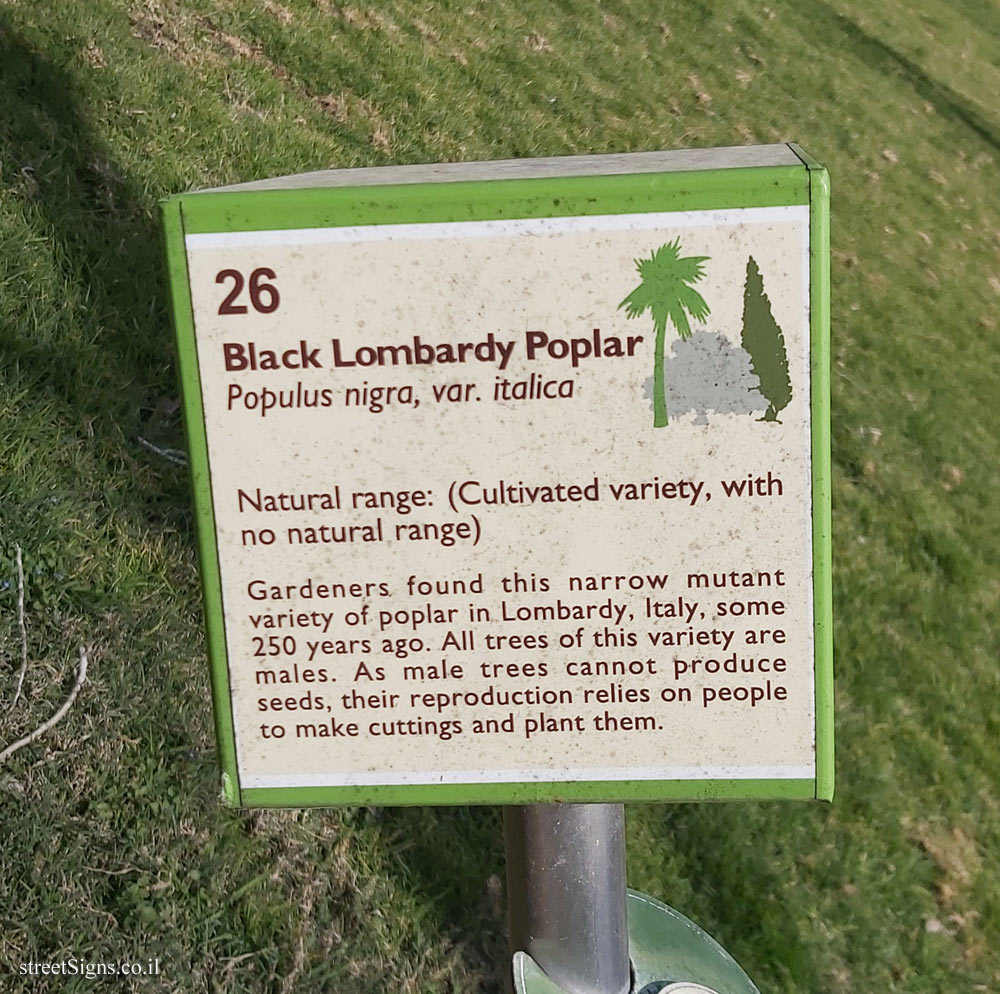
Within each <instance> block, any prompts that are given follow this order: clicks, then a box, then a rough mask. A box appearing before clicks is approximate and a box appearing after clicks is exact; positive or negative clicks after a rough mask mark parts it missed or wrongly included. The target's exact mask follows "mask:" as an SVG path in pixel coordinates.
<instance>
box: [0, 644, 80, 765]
mask: <svg viewBox="0 0 1000 994" xmlns="http://www.w3.org/2000/svg"><path fill="white" fill-rule="evenodd" d="M86 679H87V650H86V648H85V647H84V646H82V645H81V646H80V662H79V665H78V666H77V668H76V681H75V682H74V684H73V688H72V689H71V690H70V692H69V697H67V698H66V700H65V701H63V702H62V705H61V706H60V707H59V710H58V711H56V713H55V714H54V715H52V717H51V718H49V720H48V721H43V722H42V723H41V724H40V725H39V726H38V728H36V729H35V730H34V731H33V732H31V733H30V734H28V735H25V736H24V738H23V739H18V740H17V741H16V742H12V743H11V744H10V745H9V746H7V748H6V749H4V750H3V752H0V764H2V763H4V762H5V761H6V760H8V759H10V757H11V756H13V755H14V753H15V752H17V751H18V750H19V749H23V748H24V747H25V746H26V745H31V743H32V742H34V741H35V739H39V738H41V737H42V736H43V735H44V734H45V733H46V732H47V731H48V730H49V729H50V728H52V726H53V725H55V724H56V722H58V721H60V720H61V719H62V718H63V716H64V715H65V714H66V712H67V711H68V710H69V709H70V708H71V707H72V705H73V701H75V700H76V695H77V694H78V693H80V688H81V687H82V686H83V684H84V682H85V681H86Z"/></svg>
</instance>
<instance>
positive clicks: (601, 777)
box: [240, 766, 816, 788]
mask: <svg viewBox="0 0 1000 994" xmlns="http://www.w3.org/2000/svg"><path fill="white" fill-rule="evenodd" d="M815 779H816V768H815V766H665V767H654V766H641V767H636V768H634V769H633V768H628V767H622V768H607V769H604V768H595V769H582V770H545V769H542V770H490V771H484V770H451V771H448V772H441V771H435V772H431V771H413V772H408V773H404V772H400V773H389V772H371V773H303V774H289V775H287V776H282V775H277V776H246V775H244V774H241V775H240V786H241V787H246V788H253V787H373V786H389V785H393V784H398V785H403V784H406V785H409V786H417V785H420V786H432V785H434V784H457V783H497V784H517V783H538V782H558V783H576V782H584V783H586V782H590V781H605V782H607V781H621V780H692V781H698V780H815Z"/></svg>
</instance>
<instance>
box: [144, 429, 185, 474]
mask: <svg viewBox="0 0 1000 994" xmlns="http://www.w3.org/2000/svg"><path fill="white" fill-rule="evenodd" d="M135 440H136V441H137V442H138V443H139V444H140V445H141V446H142V447H143V448H144V449H149V451H150V452H153V453H155V454H156V455H158V456H161V457H162V458H164V459H167V460H169V461H170V462H172V463H176V464H177V465H178V466H186V465H187V456H186V455H184V453H183V452H181V451H180V450H179V449H161V448H160V446H158V445H153V443H152V442H150V441H148V440H147V439H145V438H143V437H142V436H141V435H136V437H135Z"/></svg>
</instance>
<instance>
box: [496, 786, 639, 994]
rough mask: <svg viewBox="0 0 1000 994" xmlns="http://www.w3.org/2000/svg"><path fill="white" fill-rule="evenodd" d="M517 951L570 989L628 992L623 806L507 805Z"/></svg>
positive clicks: (571, 993)
mask: <svg viewBox="0 0 1000 994" xmlns="http://www.w3.org/2000/svg"><path fill="white" fill-rule="evenodd" d="M504 836H505V839H506V845H507V901H508V908H509V916H510V941H511V948H512V949H513V950H514V951H515V952H516V951H518V950H524V951H525V952H526V953H528V954H529V955H530V956H531V958H532V959H533V960H534V961H535V962H536V963H537V964H538V966H539V967H541V969H542V970H544V971H545V973H547V974H548V976H549V977H550V978H551V979H552V980H553V981H554V982H555V983H557V984H558V985H559V986H560V987H562V988H563V989H564V990H566V991H567V992H568V994H628V992H629V991H630V990H631V986H632V977H631V966H630V963H629V956H628V924H627V922H626V917H625V807H624V805H622V804H532V805H527V806H522V807H507V808H504Z"/></svg>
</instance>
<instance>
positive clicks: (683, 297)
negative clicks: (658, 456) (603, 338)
mask: <svg viewBox="0 0 1000 994" xmlns="http://www.w3.org/2000/svg"><path fill="white" fill-rule="evenodd" d="M707 261H708V256H707V255H688V256H682V255H681V240H680V239H679V238H675V239H674V240H673V241H672V242H668V243H667V244H666V245H661V246H660V247H659V248H658V249H657V250H656V251H655V252H653V254H652V255H651V256H650V257H649V258H648V259H636V260H635V268H636V269H637V270H638V272H639V275H640V276H641V277H642V282H641V283H640V284H639V285H638V286H637V287H636V288H635V289H634V290H633V291H632V292H631V293H630V294H629V295H628V296H627V297H626V298H625V299H624V300H623V301H622V302H621V303H620V304H619V305H618V307H619V308H622V307H624V308H625V313H626V314H627V315H628V316H629V317H630V318H637V317H639V315H641V314H644V313H645V312H646V311H649V312H650V314H651V315H652V318H653V330H654V331H655V332H656V339H655V341H654V343H653V427H654V428H662V427H663V426H664V425H665V424H666V423H667V388H666V383H665V382H664V376H663V359H664V348H665V343H666V337H667V322H668V321H669V322H671V323H672V324H673V326H674V327H675V328H676V329H677V334H678V335H680V336H681V338H682V339H687V338H690V337H691V325H690V323H689V322H688V318H687V316H688V314H690V315H691V317H693V318H695V319H696V320H701V319H702V318H703V317H705V316H706V315H707V314H708V304H706V303H705V300H704V298H703V297H702V295H701V294H700V293H698V291H697V290H695V289H694V288H693V287H692V286H691V284H692V283H697V282H698V281H699V280H700V279H701V278H702V277H703V276H704V275H705V270H704V267H703V266H702V263H703V262H707Z"/></svg>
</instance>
